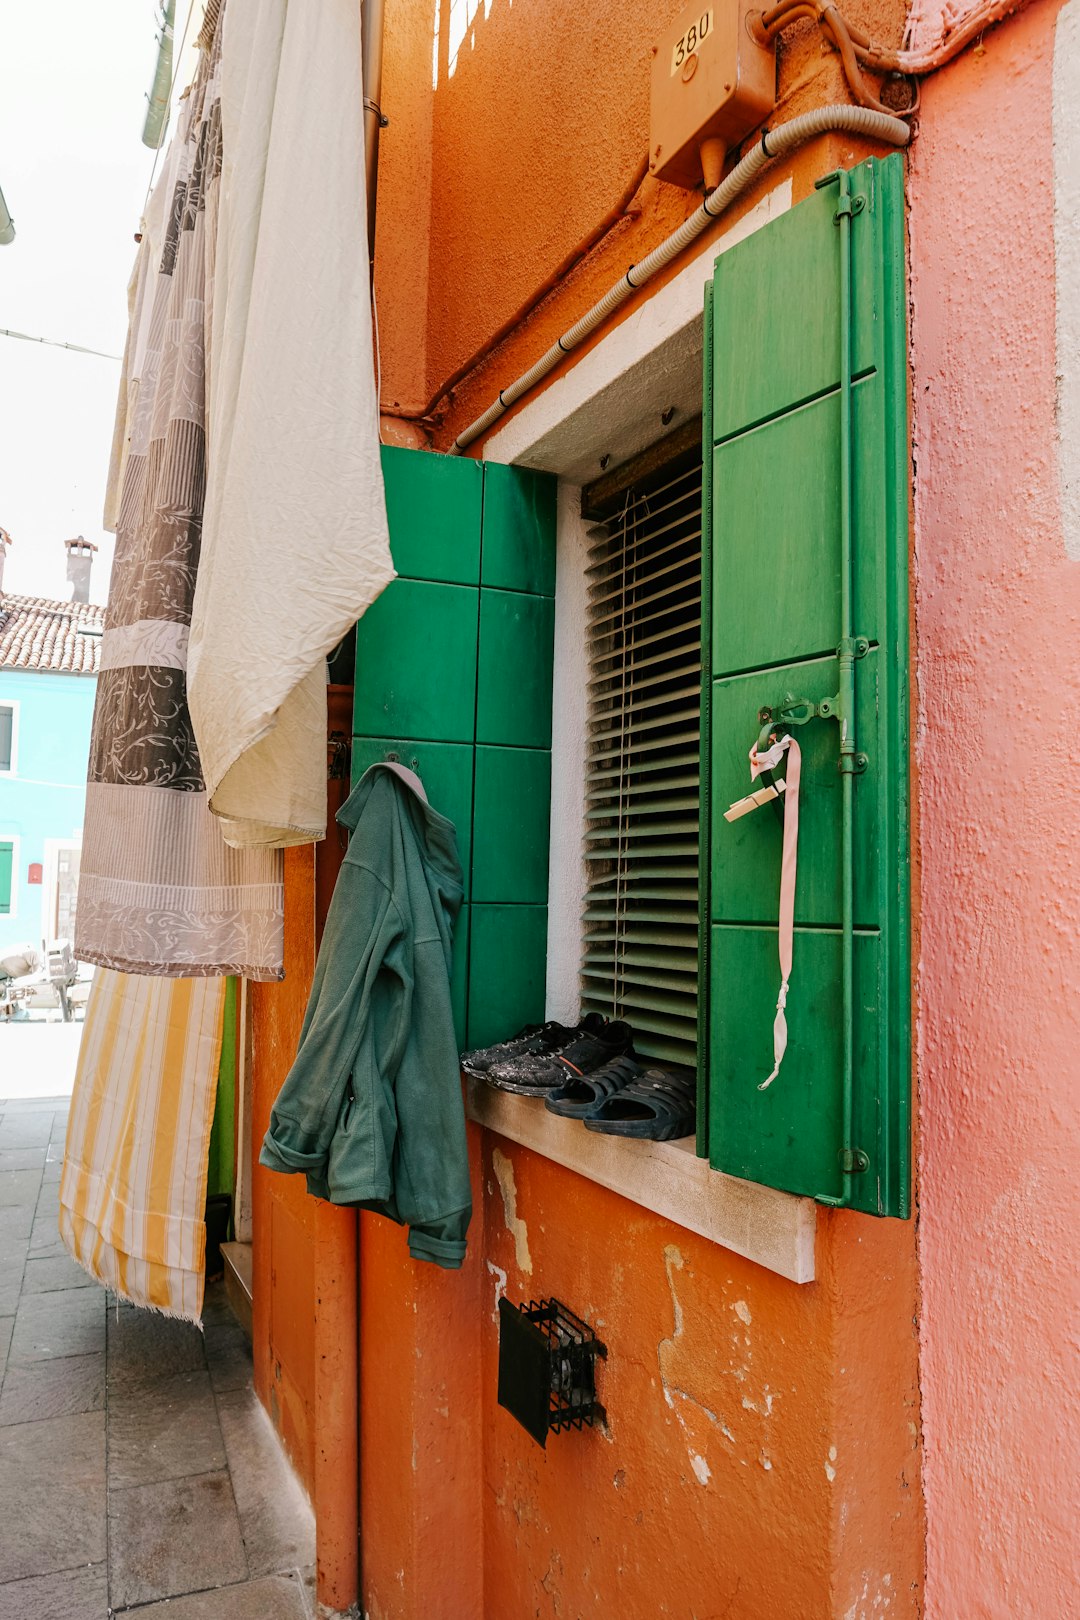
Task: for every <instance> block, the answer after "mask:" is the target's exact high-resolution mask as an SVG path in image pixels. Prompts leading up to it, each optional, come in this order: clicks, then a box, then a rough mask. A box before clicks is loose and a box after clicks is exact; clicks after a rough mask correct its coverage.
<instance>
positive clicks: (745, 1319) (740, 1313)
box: [731, 1299, 753, 1327]
mask: <svg viewBox="0 0 1080 1620" xmlns="http://www.w3.org/2000/svg"><path fill="white" fill-rule="evenodd" d="M731 1308H732V1310H733V1311H734V1312H735V1315H736V1316H737V1317H738V1318H739V1321H740V1322H742V1324H743V1325H744V1327H749V1326H750V1323H751V1321H752V1320H753V1319H752V1317H751V1315H750V1307H749V1305H748V1304H747V1303H746V1301H745V1299H737V1300H736V1301H735V1303H734V1305H733V1306H732V1307H731Z"/></svg>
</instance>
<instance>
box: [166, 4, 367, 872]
mask: <svg viewBox="0 0 1080 1620" xmlns="http://www.w3.org/2000/svg"><path fill="white" fill-rule="evenodd" d="M221 26H222V28H223V30H224V34H223V39H222V47H221V121H222V149H223V167H222V176H221V188H220V216H219V226H218V234H217V258H216V264H215V265H214V266H213V272H212V273H213V293H212V298H211V299H210V300H209V302H210V304H211V307H212V310H213V315H212V331H211V335H210V342H209V344H208V348H209V353H210V359H209V366H210V375H209V379H208V392H209V405H208V435H209V438H208V448H207V479H208V482H207V495H206V514H205V521H204V527H203V539H202V556H201V559H200V565H199V574H198V582H197V587H196V591H195V602H194V609H193V613H192V621H191V641H190V647H189V652H188V679H187V695H188V703H189V706H190V710H191V718H192V723H193V726H194V731H195V737H196V741H197V743H198V747H199V754H200V758H201V761H202V771H203V775H204V778H205V780H206V783H207V787H208V789H209V793H210V808H211V810H212V811H213V812H214V814H215V815H217V816H218V817H219V818H220V819H221V826H222V832H223V834H224V836H225V839H226V842H228V843H230V844H233V845H237V846H245V845H259V844H271V845H287V844H297V843H306V842H310V841H311V840H313V839H317V838H321V837H322V836H323V835H324V833H325V830H326V690H325V688H326V668H325V659H326V656H327V654H328V653H329V652H330V651H331V650H332V649H333V647H334V646H335V645H336V644H337V642H338V641H340V639H341V637H342V636H343V635H344V634H345V632H346V631H347V630H348V629H349V627H350V626H351V625H352V624H353V623H354V622H355V620H356V619H358V618H359V617H360V616H361V614H363V612H364V611H365V609H366V608H368V607H369V606H370V604H371V603H372V602H373V601H374V600H375V598H376V597H377V596H378V595H379V593H380V591H382V590H383V589H384V587H385V586H386V585H387V584H389V582H390V580H391V579H393V578H394V568H393V563H392V560H391V556H390V546H389V538H388V534H387V527H386V512H385V506H384V500H383V486H382V473H381V468H380V462H379V426H378V423H379V409H378V399H377V395H376V385H375V377H374V363H373V353H372V332H371V300H370V294H369V290H368V249H367V231H366V209H365V201H364V141H363V118H362V115H363V102H362V89H361V72H360V7H359V6H358V5H357V4H356V0H319V3H316V0H229V5H228V6H227V8H226V9H225V13H224V18H223V21H222V25H221Z"/></svg>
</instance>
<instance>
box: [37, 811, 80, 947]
mask: <svg viewBox="0 0 1080 1620" xmlns="http://www.w3.org/2000/svg"><path fill="white" fill-rule="evenodd" d="M62 849H77V850H79V851H81V850H82V828H81V827H77V828H76V829H75V831H74V832H73V833H72V834H71V836H70V837H69V838H46V839H45V840H44V847H43V852H42V867H43V870H42V875H41V882H42V891H41V937H42V939H43V940H44V941H45V943H46V945H49V944H51V943H52V941H53V939H54V938H55V930H54V929H53V926H52V916H53V910H54V909H55V902H56V885H57V882H58V880H59V876H60V862H59V856H60V851H61V850H62ZM71 944H72V946H74V944H75V941H74V940H72V941H71Z"/></svg>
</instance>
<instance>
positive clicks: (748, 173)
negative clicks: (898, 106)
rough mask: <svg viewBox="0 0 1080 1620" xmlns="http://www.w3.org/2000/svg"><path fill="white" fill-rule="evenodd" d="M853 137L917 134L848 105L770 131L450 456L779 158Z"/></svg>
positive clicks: (503, 395) (901, 141) (898, 142)
mask: <svg viewBox="0 0 1080 1620" xmlns="http://www.w3.org/2000/svg"><path fill="white" fill-rule="evenodd" d="M829 134H847V135H865V136H867V137H869V138H870V139H872V140H879V141H884V142H885V143H886V144H887V145H889V146H906V145H907V143H908V141H909V140H910V139H911V131H910V129H909V128H908V126H907V124H905V123H904V121H903V119H901V118H893V117H891V116H890V115H889V114H888V113H881V112H875V111H874V110H873V109H872V108H869V107H847V106H843V105H837V106H832V107H818V108H816V109H815V110H814V111H813V112H808V113H801V114H800V116H799V117H798V118H792V119H789V121H788V122H787V123H786V124H781V125H780V126H779V127H778V128H777V129H772V130H768V131H767V132H766V133H765V134H764V135H763V136H762V137H761V140H760V141H759V142H758V143H757V145H756V146H755V147H754V148H753V150H752V151H750V152H748V153H747V154H746V156H745V157H744V158H743V159H742V161H741V162H739V163H737V164H736V165H735V167H734V168H733V169H732V171H731V173H730V174H729V175H728V177H727V179H726V180H722V181H721V182H720V184H719V185H718V186H717V187H716V189H715V190H714V191H710V192H709V195H708V196H707V197H706V198H705V200H704V201H703V203H702V204H701V207H700V208H699V209H698V210H697V212H696V213H693V214H691V215H690V218H689V219H688V220H686V221H684V223H683V224H682V225H680V226H679V228H678V230H677V231H673V232H672V234H671V235H670V236H669V237H668V238H667V240H666V241H663V242H661V243H660V245H659V247H655V248H653V250H652V252H651V253H649V254H647V255H646V256H645V258H644V259H642V261H641V263H640V264H632V265H631V266H630V268H629V270H628V271H627V272H626V274H625V276H623V277H622V279H621V280H620V281H617V282H616V283H615V285H614V286H613V287H609V288H608V290H607V292H606V293H605V294H604V296H603V297H602V298H601V299H599V300H598V301H597V303H595V304H594V305H593V307H592V308H591V309H590V310H589V311H588V312H587V314H585V315H583V316H582V317H581V319H580V320H579V321H577V322H576V323H575V325H573V326H572V327H571V328H570V330H569V331H568V332H564V333H563V335H562V337H561V338H557V339H556V340H555V342H554V343H553V344H552V345H551V348H550V349H549V350H548V351H547V353H546V354H544V355H541V357H540V359H539V360H538V361H537V362H536V364H535V365H534V366H530V367H529V369H528V371H526V372H523V373H522V375H521V376H520V377H518V378H517V380H516V381H515V382H512V383H511V384H510V386H509V387H508V388H502V389H500V390H499V397H498V399H497V400H495V401H494V403H493V404H491V405H489V406H488V408H487V410H486V411H485V412H484V414H483V416H478V417H477V419H476V421H475V422H473V423H472V424H471V426H469V427H467V428H466V429H465V431H464V432H463V433H459V434H458V436H457V438H456V439H455V440H454V442H453V444H452V445H451V446H450V450H449V452H448V454H450V455H452V456H456V455H460V454H461V452H462V451H463V450H466V449H467V448H468V447H469V445H470V444H472V443H473V441H474V440H476V439H479V438H480V437H481V436H482V435H483V434H485V433H486V432H487V431H488V429H489V428H490V427H492V426H493V425H494V423H496V422H497V421H498V420H499V418H500V417H501V416H505V414H506V412H507V411H508V410H509V409H510V407H511V406H512V405H516V404H517V402H518V400H519V399H521V398H522V396H523V395H524V394H527V393H528V392H529V390H530V389H532V388H535V387H536V384H537V383H538V382H540V381H541V380H542V378H544V377H546V376H547V374H548V372H549V371H553V370H554V369H555V367H556V366H557V365H558V364H559V362H560V361H561V360H562V359H563V358H564V357H565V356H566V355H568V354H569V353H570V351H571V350H572V349H576V348H577V346H578V344H580V343H584V341H585V339H586V338H587V337H589V336H590V335H591V334H592V333H593V332H595V331H596V329H597V327H600V326H603V324H604V322H605V321H606V320H607V319H608V317H609V316H610V315H613V314H614V313H615V311H616V310H617V309H618V308H619V306H620V305H621V304H624V303H625V302H626V300H627V299H628V298H630V297H632V296H633V294H634V293H636V292H637V291H638V289H639V288H641V287H644V286H645V284H646V282H648V281H651V280H652V278H653V276H655V275H656V274H658V272H659V271H661V270H663V269H665V268H666V266H667V265H669V264H670V263H671V262H672V260H673V259H677V258H678V257H679V255H680V253H682V252H683V250H684V249H685V248H688V247H689V246H690V244H691V242H694V241H696V240H697V238H698V237H699V236H700V235H701V233H702V232H703V231H705V230H707V229H708V228H709V226H710V225H711V224H712V222H713V220H714V219H719V217H720V215H721V214H722V213H724V211H725V210H726V209H728V208H730V206H731V204H732V203H733V202H734V201H735V199H736V198H737V197H740V196H741V195H742V193H743V192H744V191H746V190H747V188H748V187H749V186H751V185H753V183H754V181H755V180H756V179H757V177H758V175H759V174H760V173H761V171H762V170H763V169H764V168H766V167H767V166H768V165H769V164H770V163H773V162H775V161H776V159H778V158H782V157H786V156H787V155H788V153H789V152H793V151H794V150H795V149H796V147H799V146H802V145H804V144H805V142H806V141H810V140H813V139H814V137H815V136H818V135H829Z"/></svg>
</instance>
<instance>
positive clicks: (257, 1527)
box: [0, 1098, 317, 1620]
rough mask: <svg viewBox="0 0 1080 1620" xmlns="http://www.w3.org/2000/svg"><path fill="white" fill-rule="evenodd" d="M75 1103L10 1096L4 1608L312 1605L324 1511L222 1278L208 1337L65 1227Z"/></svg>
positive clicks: (2, 1401)
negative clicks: (67, 1245) (68, 1245)
mask: <svg viewBox="0 0 1080 1620" xmlns="http://www.w3.org/2000/svg"><path fill="white" fill-rule="evenodd" d="M67 1106H68V1103H67V1098H52V1099H30V1100H24V1101H18V1102H4V1101H0V1620H107V1617H108V1616H109V1615H118V1614H137V1615H139V1616H140V1617H142V1616H146V1617H147V1620H149V1617H151V1616H153V1617H155V1620H165V1617H167V1620H313V1617H314V1616H315V1614H316V1612H317V1611H316V1607H315V1600H314V1589H313V1574H312V1569H311V1565H312V1562H313V1560H314V1555H315V1533H314V1523H313V1520H312V1516H311V1513H310V1510H309V1508H308V1506H307V1503H306V1501H305V1499H304V1497H303V1494H302V1492H301V1490H300V1487H299V1485H298V1484H297V1483H296V1481H295V1479H294V1477H293V1475H292V1473H291V1472H290V1470H289V1468H288V1465H287V1464H286V1462H285V1460H284V1457H283V1455H282V1453H281V1451H280V1448H279V1446H278V1443H277V1440H276V1438H275V1436H274V1434H273V1431H272V1429H271V1427H270V1423H269V1420H268V1419H267V1417H266V1415H265V1413H264V1412H263V1410H262V1408H261V1406H260V1405H259V1402H258V1401H257V1399H256V1397H255V1394H254V1391H253V1389H252V1386H251V1355H250V1351H249V1348H248V1344H247V1341H246V1339H245V1337H244V1335H243V1332H242V1331H241V1329H240V1327H239V1325H238V1324H237V1322H236V1319H235V1317H234V1316H233V1315H232V1312H231V1311H230V1309H229V1306H228V1303H227V1302H226V1299H225V1295H224V1290H223V1289H222V1286H221V1284H215V1285H213V1286H212V1287H211V1288H209V1289H208V1290H207V1302H206V1310H205V1327H206V1332H205V1336H204V1335H203V1334H201V1333H199V1331H198V1330H197V1329H196V1328H194V1327H192V1326H191V1325H190V1324H188V1323H184V1322H175V1321H172V1320H169V1319H167V1318H165V1317H162V1316H158V1315H156V1314H154V1313H152V1312H149V1311H138V1310H135V1309H134V1308H133V1307H132V1306H130V1305H126V1304H124V1303H122V1302H121V1303H119V1304H118V1303H117V1301H116V1300H115V1299H114V1298H111V1297H108V1296H106V1294H105V1291H104V1290H103V1289H101V1288H99V1287H98V1286H97V1284H95V1283H93V1282H92V1281H91V1280H90V1278H89V1277H87V1276H86V1274H85V1273H84V1272H83V1271H82V1270H81V1269H80V1268H79V1267H78V1266H77V1265H76V1264H75V1263H74V1261H72V1260H71V1259H69V1258H68V1255H67V1253H66V1251H65V1249H64V1247H63V1245H62V1243H61V1242H60V1239H59V1236H58V1234H57V1229H56V1220H57V1198H58V1191H59V1180H60V1161H61V1156H62V1153H63V1138H64V1127H65V1122H66V1118H67Z"/></svg>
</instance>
